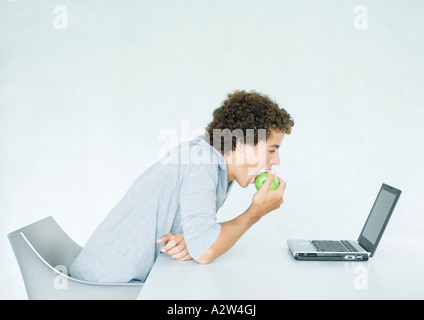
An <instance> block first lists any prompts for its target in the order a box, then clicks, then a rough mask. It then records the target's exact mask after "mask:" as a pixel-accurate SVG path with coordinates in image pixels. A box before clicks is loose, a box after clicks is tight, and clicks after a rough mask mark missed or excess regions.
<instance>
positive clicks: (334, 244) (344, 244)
mask: <svg viewBox="0 0 424 320" xmlns="http://www.w3.org/2000/svg"><path fill="white" fill-rule="evenodd" d="M312 243H313V244H314V246H315V247H316V248H317V250H318V251H321V252H357V251H358V250H356V249H355V247H354V246H352V245H351V244H350V243H349V241H347V240H341V241H334V240H312Z"/></svg>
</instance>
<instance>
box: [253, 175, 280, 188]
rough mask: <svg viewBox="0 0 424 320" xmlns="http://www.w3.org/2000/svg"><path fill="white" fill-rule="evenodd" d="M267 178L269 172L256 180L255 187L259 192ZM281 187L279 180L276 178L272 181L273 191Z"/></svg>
mask: <svg viewBox="0 0 424 320" xmlns="http://www.w3.org/2000/svg"><path fill="white" fill-rule="evenodd" d="M267 176H268V171H265V172H262V173H260V174H258V176H257V177H256V180H255V186H256V189H257V190H259V188H260V187H261V186H262V185H263V184H264V182H265V180H266V177H267ZM279 185H280V184H279V183H278V178H277V177H275V178H274V181H272V183H271V190H275V189H277V188H278V186H279Z"/></svg>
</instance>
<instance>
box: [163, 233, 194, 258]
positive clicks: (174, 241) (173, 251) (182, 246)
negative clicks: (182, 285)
mask: <svg viewBox="0 0 424 320" xmlns="http://www.w3.org/2000/svg"><path fill="white" fill-rule="evenodd" d="M156 242H157V243H163V242H168V243H167V244H166V245H164V246H163V247H162V250H161V251H162V252H163V253H166V254H169V255H170V256H171V258H173V259H176V260H180V261H185V260H191V259H192V257H191V256H190V254H189V253H188V250H187V246H186V243H185V241H184V234H183V233H178V234H174V233H167V234H165V235H164V236H162V237H160V238H159V239H158V240H156Z"/></svg>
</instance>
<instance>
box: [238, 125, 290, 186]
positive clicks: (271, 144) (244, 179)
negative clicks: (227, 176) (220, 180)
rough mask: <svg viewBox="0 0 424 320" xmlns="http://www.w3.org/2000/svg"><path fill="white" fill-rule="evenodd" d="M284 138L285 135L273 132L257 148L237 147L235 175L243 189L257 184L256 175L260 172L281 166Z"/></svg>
mask: <svg viewBox="0 0 424 320" xmlns="http://www.w3.org/2000/svg"><path fill="white" fill-rule="evenodd" d="M283 137H284V133H282V132H278V131H272V134H271V135H270V137H269V138H268V139H264V140H260V141H259V142H258V144H257V145H256V146H252V145H249V144H242V145H241V144H240V145H237V147H236V150H235V166H233V174H234V177H235V180H237V182H238V184H239V185H240V186H241V187H243V188H245V187H247V186H248V185H249V184H251V183H255V178H256V175H257V174H258V173H259V172H261V171H264V170H270V169H271V167H272V166H273V165H279V164H280V156H279V154H278V148H279V147H280V145H281V142H282V140H283Z"/></svg>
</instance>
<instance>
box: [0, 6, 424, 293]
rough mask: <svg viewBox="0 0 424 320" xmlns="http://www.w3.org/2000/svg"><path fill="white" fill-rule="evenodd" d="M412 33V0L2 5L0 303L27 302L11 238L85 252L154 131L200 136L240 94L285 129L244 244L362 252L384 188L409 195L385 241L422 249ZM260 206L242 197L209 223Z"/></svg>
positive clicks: (419, 12) (422, 51)
mask: <svg viewBox="0 0 424 320" xmlns="http://www.w3.org/2000/svg"><path fill="white" fill-rule="evenodd" d="M57 5H64V6H65V8H66V10H67V15H68V21H67V29H57V27H58V24H56V25H55V24H54V22H55V19H57V18H58V13H55V12H54V8H55V7H56V6H57ZM358 5H365V7H366V9H367V14H368V26H367V29H357V28H355V24H354V20H355V18H357V14H355V13H354V9H355V7H356V6H358ZM423 16H424V2H423V1H421V0H407V1H399V0H397V1H388V0H384V1H383V0H381V1H376V0H375V1H368V0H365V1H360V2H359V1H348V0H346V1H339V0H319V1H317V0H301V1H282V0H274V1H272V0H267V1H258V0H256V1H253V0H238V1H235V0H231V1H228V0H226V1H223V0H219V1H218V0H214V1H207V0H178V1H171V0H154V1H153V0H151V1H147V0H146V1H132V0H131V1H130V0H126V1H118V0H115V1H107V2H106V1H100V0H91V1H81V0H79V1H77V0H72V1H70V0H63V1H42V0H37V1H29V0H21V1H7V0H1V2H0V252H1V256H0V261H1V266H0V270H1V272H0V298H2V299H21V298H22V299H25V298H26V294H25V289H24V285H23V282H22V278H21V275H20V272H19V269H18V265H17V263H16V260H15V258H14V256H13V253H12V250H11V248H10V245H9V243H8V240H7V237H6V235H7V234H8V233H9V232H11V231H13V230H15V229H18V228H20V227H22V226H24V225H27V224H29V223H32V222H34V221H37V220H39V219H41V218H44V217H46V216H49V215H51V216H53V217H54V218H55V219H56V221H57V222H58V223H59V224H60V225H61V226H62V228H63V229H64V230H65V231H66V232H67V233H68V234H69V235H70V236H71V238H73V239H74V240H75V241H76V242H78V243H79V244H81V245H83V244H84V243H85V242H86V241H87V240H88V238H89V236H90V235H91V234H92V232H93V231H94V229H95V228H96V227H97V225H98V224H99V223H100V222H101V221H102V219H103V218H104V217H105V216H106V215H107V213H108V212H109V211H110V210H111V208H112V207H113V206H114V205H115V204H116V203H117V202H118V201H119V200H120V198H121V197H122V195H123V194H124V193H125V192H126V190H127V189H128V187H129V186H130V184H131V183H132V182H133V181H134V179H135V178H136V177H137V176H138V175H139V174H140V173H142V172H143V171H144V170H145V169H147V168H148V167H149V166H150V165H152V164H153V163H154V162H155V161H157V160H158V153H159V150H160V148H161V147H163V144H164V142H163V141H159V139H158V137H159V134H160V132H163V131H162V130H164V129H174V130H175V131H176V132H177V133H178V134H179V135H180V137H181V140H183V138H184V137H183V136H184V135H182V134H180V129H181V127H182V121H188V122H185V123H188V124H189V126H190V132H195V131H196V130H197V132H198V130H199V129H202V128H204V127H205V126H206V125H207V124H208V123H209V122H210V121H211V119H212V112H213V110H214V109H215V108H217V107H219V105H220V103H221V102H222V101H223V100H224V99H225V98H226V95H227V94H228V93H230V92H232V91H233V90H235V89H244V90H256V91H258V92H261V93H264V94H267V95H270V96H271V97H272V98H273V99H275V100H276V101H277V102H278V103H279V104H280V106H282V107H284V108H285V109H286V110H287V111H288V112H289V113H290V114H291V115H292V116H293V118H294V120H295V126H294V128H293V132H292V134H291V135H288V136H286V137H285V138H284V140H283V144H282V147H281V150H280V156H281V165H280V166H278V167H277V172H278V175H279V176H280V177H281V178H283V179H284V180H286V181H287V189H286V194H285V203H284V205H283V206H282V207H281V208H280V209H279V210H277V211H275V212H273V213H270V214H269V215H268V216H266V217H265V218H263V219H262V220H261V221H260V222H259V223H258V224H257V225H255V226H254V227H253V228H252V230H249V231H248V234H249V235H246V236H251V237H252V236H254V237H256V238H257V241H258V243H262V244H263V245H264V246H266V242H267V241H269V239H275V240H276V241H281V246H284V242H285V240H286V239H287V238H290V237H325V238H333V237H334V238H339V237H342V238H353V239H356V237H357V236H358V234H359V232H360V230H361V228H362V225H363V223H364V221H365V219H366V217H367V215H368V213H369V210H370V208H371V205H372V203H373V201H374V199H375V196H376V194H377V191H378V189H379V188H380V186H381V183H383V182H385V183H387V184H390V185H392V186H394V187H397V188H399V189H401V190H402V192H403V193H402V196H401V199H400V201H399V203H398V206H397V208H396V210H395V212H394V214H393V217H392V220H391V221H390V224H389V226H388V228H387V230H386V234H385V236H402V237H403V236H424V228H423V223H424V205H423V195H424V188H423V183H422V180H423V176H424V142H423V140H424V125H423V120H424V106H423V101H424V63H423V61H424V20H423V19H422V17H423ZM59 22H60V21H59ZM61 22H62V23H65V22H64V21H61ZM56 23H58V21H57V20H56ZM59 25H60V23H59ZM254 192H255V190H254V187H253V186H250V187H248V188H247V189H242V188H240V187H239V186H238V185H236V186H235V187H234V188H233V190H232V192H231V194H230V196H229V198H228V200H227V202H226V203H225V204H224V206H223V208H222V209H221V210H220V212H219V219H220V220H226V219H230V218H232V217H234V216H236V215H238V214H240V213H242V212H243V211H244V210H245V209H246V208H247V207H248V206H249V204H250V201H251V198H252V196H253V194H254ZM376 256H377V255H376Z"/></svg>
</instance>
